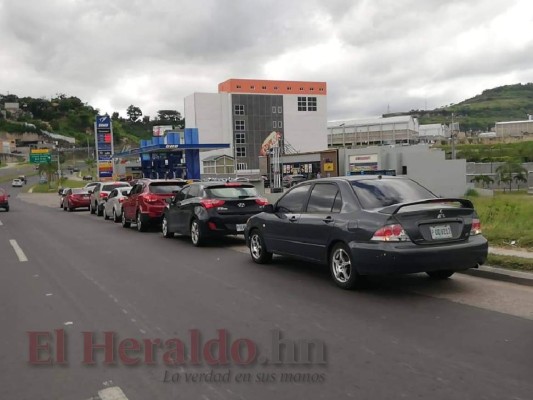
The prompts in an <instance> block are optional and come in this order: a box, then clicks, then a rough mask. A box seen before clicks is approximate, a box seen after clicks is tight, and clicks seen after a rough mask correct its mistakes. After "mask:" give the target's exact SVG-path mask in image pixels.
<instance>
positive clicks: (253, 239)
mask: <svg viewBox="0 0 533 400" xmlns="http://www.w3.org/2000/svg"><path fill="white" fill-rule="evenodd" d="M248 240H249V243H250V255H251V256H252V260H253V261H254V262H256V263H257V264H268V263H269V262H271V261H272V253H270V252H269V251H266V246H265V240H264V239H263V235H262V234H261V232H259V230H258V229H254V230H253V231H252V232H251V233H250V236H249V239H248Z"/></svg>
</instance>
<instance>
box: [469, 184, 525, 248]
mask: <svg viewBox="0 0 533 400" xmlns="http://www.w3.org/2000/svg"><path fill="white" fill-rule="evenodd" d="M469 199H470V200H471V201H472V202H473V203H474V206H475V208H476V211H477V213H478V215H479V217H480V219H481V225H482V227H483V235H484V236H485V237H486V238H487V239H488V240H489V243H490V244H491V245H492V246H503V247H506V246H507V247H508V246H513V247H519V248H525V249H528V250H532V251H533V222H532V221H533V196H531V195H527V194H525V192H524V191H516V192H508V193H502V192H495V194H494V197H480V196H479V197H478V196H473V197H469Z"/></svg>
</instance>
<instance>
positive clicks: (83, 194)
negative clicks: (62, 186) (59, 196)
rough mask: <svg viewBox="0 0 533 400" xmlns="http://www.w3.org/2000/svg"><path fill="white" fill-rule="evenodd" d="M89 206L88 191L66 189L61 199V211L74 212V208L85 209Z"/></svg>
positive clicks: (89, 196) (89, 197)
mask: <svg viewBox="0 0 533 400" xmlns="http://www.w3.org/2000/svg"><path fill="white" fill-rule="evenodd" d="M90 205H91V195H90V194H89V189H83V188H81V189H67V192H66V194H65V198H64V199H63V210H64V211H67V209H68V210H69V211H74V210H75V209H76V208H82V207H83V208H85V207H86V208H87V209H89V208H90Z"/></svg>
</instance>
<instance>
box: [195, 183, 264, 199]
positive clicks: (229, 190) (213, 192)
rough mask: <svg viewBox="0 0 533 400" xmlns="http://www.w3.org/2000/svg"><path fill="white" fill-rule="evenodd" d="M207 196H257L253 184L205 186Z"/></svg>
mask: <svg viewBox="0 0 533 400" xmlns="http://www.w3.org/2000/svg"><path fill="white" fill-rule="evenodd" d="M205 191H206V193H207V196H208V197H211V198H213V197H214V198H217V199H245V198H247V197H257V196H258V194H257V190H255V188H254V187H253V186H235V187H213V188H209V187H208V188H205Z"/></svg>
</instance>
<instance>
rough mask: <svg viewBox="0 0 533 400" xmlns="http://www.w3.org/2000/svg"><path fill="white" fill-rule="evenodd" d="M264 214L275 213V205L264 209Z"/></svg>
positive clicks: (268, 205)
mask: <svg viewBox="0 0 533 400" xmlns="http://www.w3.org/2000/svg"><path fill="white" fill-rule="evenodd" d="M263 212H266V213H270V214H272V213H274V205H273V204H267V205H266V206H264V207H263Z"/></svg>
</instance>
